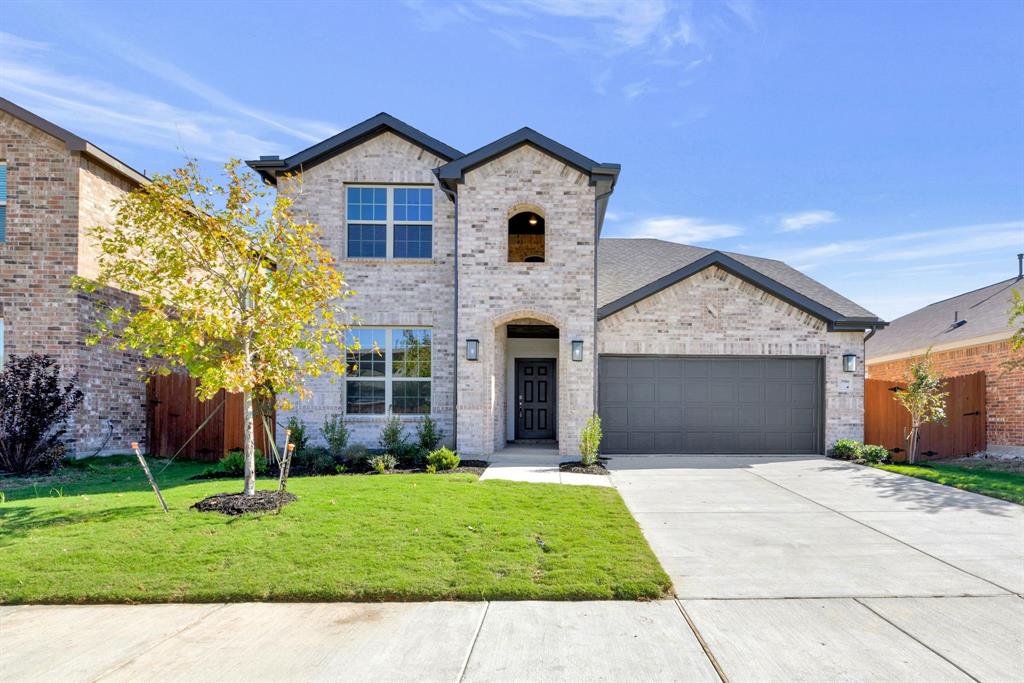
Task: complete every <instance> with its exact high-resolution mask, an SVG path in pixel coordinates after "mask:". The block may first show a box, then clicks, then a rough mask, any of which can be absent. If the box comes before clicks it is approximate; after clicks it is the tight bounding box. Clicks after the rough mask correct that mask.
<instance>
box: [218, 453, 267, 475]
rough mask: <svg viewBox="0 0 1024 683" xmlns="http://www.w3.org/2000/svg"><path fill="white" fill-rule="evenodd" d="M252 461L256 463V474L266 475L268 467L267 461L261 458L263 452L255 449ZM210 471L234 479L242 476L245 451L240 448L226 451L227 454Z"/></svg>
mask: <svg viewBox="0 0 1024 683" xmlns="http://www.w3.org/2000/svg"><path fill="white" fill-rule="evenodd" d="M253 460H255V461H256V474H266V473H267V467H268V466H267V459H266V458H264V457H263V451H261V450H260V449H258V448H257V449H255V450H254V451H253ZM212 470H213V471H214V472H221V473H223V474H230V475H233V476H236V477H241V476H243V475H244V473H245V451H243V450H242V449H240V448H236V449H235V450H233V451H228V454H227V455H225V456H224V457H223V458H221V459H220V462H218V463H217V465H216V466H215V467H213V468H212Z"/></svg>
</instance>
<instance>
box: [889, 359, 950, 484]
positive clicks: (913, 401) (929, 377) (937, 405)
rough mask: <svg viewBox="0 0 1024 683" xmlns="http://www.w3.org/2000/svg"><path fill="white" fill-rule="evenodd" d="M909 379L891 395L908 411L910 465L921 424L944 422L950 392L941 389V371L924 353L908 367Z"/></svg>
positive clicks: (916, 449)
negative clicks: (905, 384) (902, 387)
mask: <svg viewBox="0 0 1024 683" xmlns="http://www.w3.org/2000/svg"><path fill="white" fill-rule="evenodd" d="M909 379H910V381H909V382H908V383H907V387H906V388H905V389H900V390H898V391H897V392H896V394H895V396H894V397H893V398H895V399H896V400H897V401H899V402H900V405H902V406H903V407H904V408H906V410H907V412H908V413H910V429H909V430H908V431H907V437H906V438H907V462H908V463H910V464H911V465H913V464H914V463H915V462H916V461H917V451H918V449H919V448H920V445H921V425H923V424H926V423H928V422H945V421H946V396H948V395H949V392H946V391H943V390H942V380H943V377H942V374H941V373H939V372H938V371H937V370H935V368H933V367H932V362H931V359H930V358H929V357H928V354H927V353H926V354H925V355H924V358H922V359H921V360H919V361H917V362H915V363H913V364H912V365H911V366H910V378H909Z"/></svg>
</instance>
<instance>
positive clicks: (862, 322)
mask: <svg viewBox="0 0 1024 683" xmlns="http://www.w3.org/2000/svg"><path fill="white" fill-rule="evenodd" d="M711 266H718V267H719V268H721V269H722V270H725V271H728V272H729V273H732V274H733V275H735V276H736V277H738V278H740V279H741V280H745V281H747V282H749V283H750V284H752V285H754V286H756V287H759V288H760V289H763V290H765V291H766V292H769V293H770V294H772V295H774V296H776V297H778V298H779V299H782V300H783V301H785V302H786V303H788V304H791V305H792V306H795V307H796V308H799V309H800V310H802V311H804V312H806V313H810V314H811V315H813V316H815V317H817V318H819V319H821V320H824V321H825V322H826V323H828V329H829V331H830V332H842V331H863V330H865V329H868V328H872V329H874V328H878V327H884V326H885V325H887V324H888V323H886V322H884V321H882V320H879V319H878V318H874V317H870V318H869V317H850V316H845V315H842V314H841V313H838V312H836V311H834V310H832V309H831V308H829V307H828V306H825V305H824V304H821V303H818V302H817V301H815V300H813V299H811V298H810V297H807V296H805V295H803V294H801V293H799V292H797V291H795V290H792V289H790V288H789V287H786V286H785V285H783V284H781V283H779V282H776V281H775V280H773V279H771V278H770V277H768V276H766V275H764V274H763V273H761V272H759V271H756V270H754V269H753V268H751V267H749V266H747V265H745V264H743V263H740V262H739V261H737V260H736V259H734V258H732V257H730V256H727V255H726V254H723V253H722V252H720V251H713V252H711V253H710V254H708V255H707V256H704V257H702V258H699V259H697V260H696V261H694V262H693V263H690V264H688V265H686V266H683V267H682V268H680V269H679V270H676V271H674V272H672V273H669V274H668V275H665V276H663V277H660V278H658V279H657V280H655V281H654V282H651V283H650V284H647V285H645V286H643V287H641V288H640V289H638V290H636V291H633V292H630V293H629V294H627V295H626V296H623V297H620V298H618V299H616V300H615V301H612V302H610V303H607V304H605V305H604V306H601V307H600V308H599V309H598V310H597V318H598V320H601V319H603V318H607V317H608V316H610V315H612V314H613V313H617V312H618V311H621V310H622V309H624V308H627V307H629V306H632V305H633V304H635V303H637V302H639V301H642V300H643V299H646V298H647V297H649V296H651V295H652V294H656V293H658V292H660V291H661V290H663V289H665V288H667V287H671V286H672V285H674V284H676V283H677V282H680V281H682V280H685V279H686V278H688V277H690V276H691V275H696V274H697V273H699V272H700V271H702V270H705V269H706V268H710V267H711Z"/></svg>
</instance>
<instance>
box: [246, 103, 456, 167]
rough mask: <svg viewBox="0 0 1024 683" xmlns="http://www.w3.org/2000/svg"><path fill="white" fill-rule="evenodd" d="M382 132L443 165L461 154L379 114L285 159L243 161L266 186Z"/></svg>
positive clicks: (275, 157)
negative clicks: (392, 134)
mask: <svg viewBox="0 0 1024 683" xmlns="http://www.w3.org/2000/svg"><path fill="white" fill-rule="evenodd" d="M385 131H390V132H392V133H394V134H395V135H398V136H399V137H402V138H405V139H406V140H408V141H409V142H412V143H413V144H416V145H419V146H420V147H422V148H423V149H425V150H427V151H428V152H430V153H431V154H434V155H436V156H438V157H441V158H442V159H444V160H446V161H450V160H452V159H455V158H457V157H461V156H462V152H460V151H459V150H457V149H455V148H454V147H449V146H448V145H446V144H444V143H443V142H441V141H440V140H438V139H436V138H432V137H430V136H429V135H427V134H426V133H424V132H423V131H421V130H418V129H416V128H413V127H412V126H410V125H409V124H408V123H405V122H404V121H399V120H398V119H396V118H395V117H394V116H392V115H391V114H387V113H385V112H381V113H380V114H377V115H376V116H373V117H371V118H368V119H366V120H365V121H363V122H362V123H357V124H356V125H354V126H352V127H351V128H348V129H346V130H343V131H341V132H340V133H338V134H337V135H334V136H331V137H329V138H327V139H326V140H324V141H322V142H318V143H316V144H315V145H313V146H312V147H308V148H306V149H304V150H302V151H301V152H298V153H297V154H293V155H292V156H290V157H288V158H287V159H281V158H279V157H277V156H261V157H260V158H259V159H256V160H252V161H247V162H245V163H247V164H248V165H249V166H250V167H251V168H252V169H253V170H255V171H256V172H258V173H259V174H260V175H261V176H263V178H264V179H265V180H267V182H270V183H273V184H277V177H278V175H280V174H282V173H294V172H296V171H303V170H306V169H309V168H310V167H311V166H315V165H317V164H319V163H320V162H322V161H326V160H327V159H330V158H331V157H333V156H335V155H336V154H340V153H341V152H344V151H345V150H347V149H351V148H352V147H355V146H356V145H358V144H359V143H361V142H363V141H364V140H368V139H370V138H372V137H376V136H377V135H380V134H381V133H383V132H385Z"/></svg>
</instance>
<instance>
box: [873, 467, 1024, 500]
mask: <svg viewBox="0 0 1024 683" xmlns="http://www.w3.org/2000/svg"><path fill="white" fill-rule="evenodd" d="M957 462H958V464H949V463H940V462H933V463H930V464H929V465H928V466H927V467H921V466H920V465H902V464H900V465H875V467H878V468H879V469H883V470H887V471H889V472H896V473H898V474H905V475H907V476H909V477H917V478H918V479H927V480H928V481H934V482H937V483H939V484H945V485H946V486H953V487H955V488H958V489H963V490H964V491H972V492H974V493H980V494H982V495H985V496H991V497H993V498H1002V499H1003V500H1008V501H1011V502H1013V503H1018V504H1021V505H1024V472H1020V471H1017V470H1016V469H1015V468H1005V469H1004V468H1002V467H1000V466H998V461H991V460H975V461H967V460H961V461H957Z"/></svg>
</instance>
